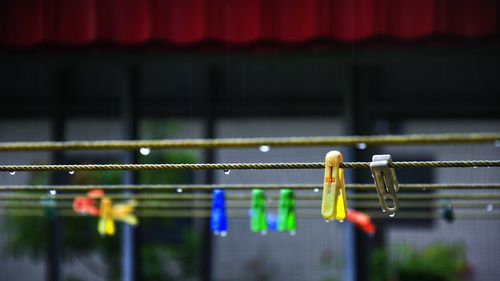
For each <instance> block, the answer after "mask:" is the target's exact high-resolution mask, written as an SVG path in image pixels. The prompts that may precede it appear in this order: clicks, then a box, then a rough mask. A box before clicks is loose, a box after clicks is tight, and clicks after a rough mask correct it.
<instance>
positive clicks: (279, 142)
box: [0, 133, 500, 151]
mask: <svg viewBox="0 0 500 281" xmlns="http://www.w3.org/2000/svg"><path fill="white" fill-rule="evenodd" d="M497 140H500V134H498V133H473V134H414V135H400V136H395V135H385V136H341V137H282V138H230V139H197V140H196V139H180V140H133V141H67V142H4V143H0V151H49V150H51V151H54V150H126V149H140V148H143V147H147V148H150V149H165V148H245V147H247V148H248V147H259V146H261V145H269V146H272V147H301V146H356V145H359V144H366V145H410V144H457V143H491V142H494V141H497Z"/></svg>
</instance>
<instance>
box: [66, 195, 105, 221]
mask: <svg viewBox="0 0 500 281" xmlns="http://www.w3.org/2000/svg"><path fill="white" fill-rule="evenodd" d="M103 196H104V191H103V190H101V189H94V190H91V191H89V192H88V193H87V197H82V196H78V197H76V198H75V199H74V200H73V210H74V211H75V212H77V213H80V214H84V215H91V216H99V208H98V207H97V206H96V202H95V199H98V198H102V197H103Z"/></svg>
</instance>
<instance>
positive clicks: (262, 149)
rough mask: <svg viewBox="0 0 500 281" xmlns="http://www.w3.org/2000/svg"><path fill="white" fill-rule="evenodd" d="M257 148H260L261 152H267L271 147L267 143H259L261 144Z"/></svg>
mask: <svg viewBox="0 0 500 281" xmlns="http://www.w3.org/2000/svg"><path fill="white" fill-rule="evenodd" d="M259 150H260V151H261V152H268V151H269V150H271V147H270V146H269V145H261V146H260V147H259Z"/></svg>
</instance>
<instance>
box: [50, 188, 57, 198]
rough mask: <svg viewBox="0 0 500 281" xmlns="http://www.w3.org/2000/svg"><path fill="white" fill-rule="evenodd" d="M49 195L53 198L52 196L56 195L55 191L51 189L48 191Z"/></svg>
mask: <svg viewBox="0 0 500 281" xmlns="http://www.w3.org/2000/svg"><path fill="white" fill-rule="evenodd" d="M49 194H50V195H52V196H54V195H56V194H57V191H55V190H54V189H52V190H50V191H49Z"/></svg>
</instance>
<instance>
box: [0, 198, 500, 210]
mask: <svg viewBox="0 0 500 281" xmlns="http://www.w3.org/2000/svg"><path fill="white" fill-rule="evenodd" d="M299 203H300V204H297V206H296V209H297V210H303V209H317V208H318V204H317V203H316V202H314V201H302V202H299ZM448 204H450V205H451V206H453V208H455V209H485V208H488V207H489V208H491V209H492V210H494V209H498V207H500V202H493V203H492V202H487V203H486V202H483V203H480V202H454V203H453V204H451V203H449V202H430V203H429V202H418V201H417V202H415V201H413V202H412V201H410V202H405V205H404V208H405V210H407V209H406V208H409V209H441V208H443V207H446V206H447V205H448ZM47 207H48V206H47V201H43V200H40V201H24V202H16V203H15V205H9V204H4V205H0V209H9V208H10V209H11V208H29V209H40V208H41V209H43V208H47ZM50 207H55V208H58V209H72V208H73V203H72V202H67V201H66V202H57V204H55V205H54V206H50ZM211 207H212V202H210V201H201V202H187V201H184V202H164V201H142V202H138V204H137V206H136V208H138V209H188V210H193V209H194V210H205V211H208V210H210V208H211ZM250 207H251V203H250V202H241V201H236V202H234V201H233V202H227V204H226V208H228V209H249V208H250ZM350 207H352V208H356V210H364V209H377V210H380V203H378V202H376V201H373V202H371V201H363V202H351V205H350ZM267 208H278V201H275V202H269V203H268V204H267Z"/></svg>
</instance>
